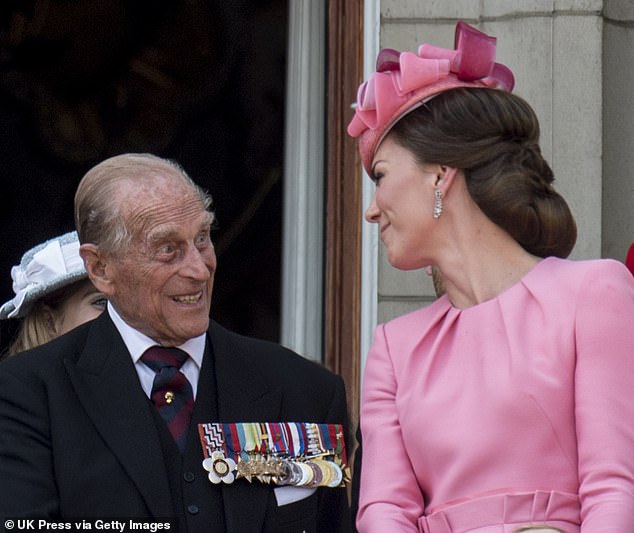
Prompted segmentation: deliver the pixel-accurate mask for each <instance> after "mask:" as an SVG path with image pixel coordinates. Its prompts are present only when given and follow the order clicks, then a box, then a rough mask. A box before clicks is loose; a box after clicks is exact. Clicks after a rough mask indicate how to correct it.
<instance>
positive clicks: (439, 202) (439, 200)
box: [434, 187, 442, 218]
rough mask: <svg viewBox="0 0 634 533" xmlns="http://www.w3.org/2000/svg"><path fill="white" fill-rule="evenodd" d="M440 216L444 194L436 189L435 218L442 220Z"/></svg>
mask: <svg viewBox="0 0 634 533" xmlns="http://www.w3.org/2000/svg"><path fill="white" fill-rule="evenodd" d="M440 215H442V193H441V192H440V189H439V188H438V187H436V188H435V189H434V218H440Z"/></svg>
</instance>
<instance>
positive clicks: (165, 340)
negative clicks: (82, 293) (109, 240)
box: [106, 178, 216, 346]
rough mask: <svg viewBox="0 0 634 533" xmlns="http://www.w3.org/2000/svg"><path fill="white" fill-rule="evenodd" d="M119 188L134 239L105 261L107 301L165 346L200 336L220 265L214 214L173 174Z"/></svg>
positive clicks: (206, 323) (205, 325) (131, 323)
mask: <svg viewBox="0 0 634 533" xmlns="http://www.w3.org/2000/svg"><path fill="white" fill-rule="evenodd" d="M128 188H130V190H128V191H126V190H125V189H128ZM121 192H122V194H123V195H124V198H125V199H124V202H125V203H124V206H125V208H124V218H125V220H126V224H127V226H128V228H129V229H130V230H131V231H132V232H133V234H134V237H133V241H132V245H131V246H130V249H129V250H123V251H121V253H118V254H116V256H115V257H110V258H109V260H108V266H107V267H106V268H107V269H109V270H108V277H109V279H110V283H111V294H110V295H109V299H110V300H111V301H112V303H113V305H114V306H115V308H116V309H117V311H118V312H119V314H120V315H121V316H122V317H123V319H124V320H125V321H126V322H127V323H128V324H130V325H131V326H132V327H134V328H136V329H138V330H139V331H141V332H143V333H145V334H146V335H147V336H149V337H151V338H152V339H154V340H155V341H157V342H158V343H160V344H162V345H163V346H176V345H179V344H182V343H183V342H185V341H186V340H188V339H191V338H193V337H196V336H198V335H201V334H202V333H204V332H205V331H206V330H207V327H208V325H209V310H210V307H211V293H212V288H213V280H214V273H215V271H216V255H215V252H214V247H213V245H212V243H211V238H210V225H211V221H212V215H211V214H210V213H209V212H207V211H206V210H205V209H204V206H203V205H202V204H201V202H200V200H199V198H198V196H197V195H196V194H195V193H194V192H193V191H191V190H190V188H189V187H187V186H185V185H184V184H183V183H181V182H180V181H178V180H175V179H173V178H172V179H158V181H157V182H156V183H153V184H152V186H151V187H138V186H133V187H129V186H127V187H124V190H123V191H121Z"/></svg>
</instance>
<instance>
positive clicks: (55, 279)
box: [0, 231, 106, 355]
mask: <svg viewBox="0 0 634 533" xmlns="http://www.w3.org/2000/svg"><path fill="white" fill-rule="evenodd" d="M11 278H12V279H13V291H14V293H15V296H14V297H13V298H12V299H11V300H9V301H8V302H5V303H4V304H3V305H2V307H0V320H5V319H16V320H19V326H18V329H17V332H16V334H15V336H14V338H13V340H12V341H11V344H10V345H9V347H8V349H7V353H6V354H7V355H15V354H16V353H19V352H23V351H25V350H28V349H30V348H35V347H36V346H39V345H40V344H44V343H46V342H48V341H50V340H52V339H54V338H55V337H58V336H59V335H63V334H64V333H67V332H68V331H70V330H71V329H73V328H76V327H77V326H79V325H80V324H83V323H84V322H87V321H88V320H92V319H93V318H96V317H98V316H99V315H100V314H101V313H102V312H103V310H104V309H105V308H106V299H105V297H104V295H103V294H101V293H100V292H99V291H98V290H97V289H95V286H94V285H93V284H92V282H91V281H90V280H89V279H88V273H87V272H86V269H85V268H84V262H83V260H82V258H81V256H80V255H79V238H78V236H77V232H76V231H71V232H68V233H64V234H63V235H59V236H57V237H53V238H52V239H49V240H47V241H45V242H43V243H41V244H38V245H37V246H34V247H33V248H31V249H30V250H28V251H26V252H25V253H24V255H23V256H22V259H21V260H20V264H18V265H15V266H13V268H12V269H11Z"/></svg>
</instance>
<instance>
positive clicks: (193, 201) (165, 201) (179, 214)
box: [119, 174, 213, 235]
mask: <svg viewBox="0 0 634 533" xmlns="http://www.w3.org/2000/svg"><path fill="white" fill-rule="evenodd" d="M119 199H120V205H121V209H120V214H121V216H122V217H123V219H124V222H125V225H126V227H127V228H128V231H130V232H131V233H132V234H133V235H139V234H145V235H147V234H148V233H149V232H151V231H156V229H157V228H159V227H168V226H169V227H171V228H173V230H177V229H178V228H179V227H181V226H191V225H193V226H196V225H198V226H205V225H209V224H211V223H212V222H213V214H212V213H211V212H209V211H208V210H207V209H206V208H205V205H204V204H203V202H202V199H201V197H200V195H199V194H198V191H196V189H195V188H194V187H193V186H192V185H191V183H190V182H188V181H187V180H185V179H182V178H180V177H178V176H174V175H164V174H156V175H153V176H148V177H144V178H141V179H136V180H131V181H128V182H127V183H126V184H125V185H124V186H123V187H122V188H121V189H119Z"/></svg>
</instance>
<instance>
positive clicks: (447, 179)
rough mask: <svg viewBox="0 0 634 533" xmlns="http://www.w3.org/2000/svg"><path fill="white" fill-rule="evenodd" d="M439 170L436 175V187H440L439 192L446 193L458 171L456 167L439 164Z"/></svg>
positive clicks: (444, 194)
mask: <svg viewBox="0 0 634 533" xmlns="http://www.w3.org/2000/svg"><path fill="white" fill-rule="evenodd" d="M438 168H439V172H438V174H437V175H436V187H438V188H439V189H440V192H441V194H442V195H443V197H444V196H446V195H447V193H448V192H449V190H450V189H451V186H452V185H453V183H454V180H455V179H456V175H457V174H458V173H459V172H460V171H459V170H458V169H457V168H454V167H448V166H445V165H440V166H439V167H438Z"/></svg>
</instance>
